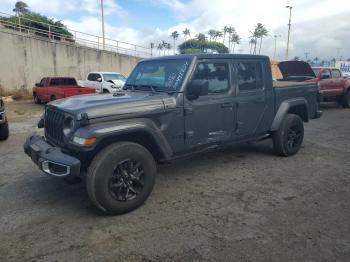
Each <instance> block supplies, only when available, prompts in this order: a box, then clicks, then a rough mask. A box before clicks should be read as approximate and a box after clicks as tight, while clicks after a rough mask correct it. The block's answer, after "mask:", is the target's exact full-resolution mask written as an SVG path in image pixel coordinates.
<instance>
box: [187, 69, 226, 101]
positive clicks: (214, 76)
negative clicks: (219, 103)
mask: <svg viewBox="0 0 350 262" xmlns="http://www.w3.org/2000/svg"><path fill="white" fill-rule="evenodd" d="M228 78H229V70H228V64H227V63H209V62H201V63H199V64H198V65H197V67H196V71H195V72H194V75H193V80H207V81H208V86H209V87H208V93H209V94H220V93H227V92H228V90H229V81H228Z"/></svg>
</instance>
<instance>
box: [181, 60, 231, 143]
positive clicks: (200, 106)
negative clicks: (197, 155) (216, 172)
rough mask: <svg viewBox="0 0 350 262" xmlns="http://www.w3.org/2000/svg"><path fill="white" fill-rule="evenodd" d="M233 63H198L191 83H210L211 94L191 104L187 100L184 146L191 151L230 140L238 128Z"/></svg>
mask: <svg viewBox="0 0 350 262" xmlns="http://www.w3.org/2000/svg"><path fill="white" fill-rule="evenodd" d="M230 67H231V65H230V63H229V61H227V62H223V61H222V60H220V61H215V60H203V61H198V62H197V64H196V66H195V70H194V72H193V75H192V77H191V80H190V81H189V84H191V81H193V80H202V81H207V82H208V93H207V94H202V95H201V96H199V97H198V98H196V99H193V100H189V99H188V98H187V96H185V107H184V114H185V143H186V146H187V148H188V149H190V148H195V147H201V146H204V147H205V146H208V145H210V144H217V143H220V142H222V141H226V140H229V139H230V138H231V135H232V130H233V129H234V126H235V114H234V110H235V107H234V103H233V93H232V88H231V87H232V86H231V81H230V78H231V77H230Z"/></svg>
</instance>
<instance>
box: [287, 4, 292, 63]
mask: <svg viewBox="0 0 350 262" xmlns="http://www.w3.org/2000/svg"><path fill="white" fill-rule="evenodd" d="M286 8H288V9H289V23H288V39H287V50H286V60H288V52H289V37H290V26H291V25H292V24H291V19H292V8H293V7H292V6H290V5H287V6H286Z"/></svg>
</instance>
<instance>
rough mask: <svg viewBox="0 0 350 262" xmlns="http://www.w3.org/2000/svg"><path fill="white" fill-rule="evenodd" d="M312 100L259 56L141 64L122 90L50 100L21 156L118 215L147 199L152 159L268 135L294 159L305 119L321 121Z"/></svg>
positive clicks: (312, 88) (309, 89) (310, 87)
mask: <svg viewBox="0 0 350 262" xmlns="http://www.w3.org/2000/svg"><path fill="white" fill-rule="evenodd" d="M318 95H319V91H318V86H317V85H315V84H309V83H294V82H276V83H273V81H272V76H271V66H270V61H269V58H268V57H266V56H253V55H209V54H205V55H178V56H171V57H162V58H151V59H145V60H142V61H140V62H139V63H138V64H137V66H136V67H135V68H134V70H133V71H132V73H131V74H130V76H129V77H128V79H127V81H126V83H125V85H124V87H123V91H122V92H117V93H114V94H96V95H85V96H76V97H70V98H66V99H61V100H57V101H54V102H51V103H49V104H48V105H47V106H46V109H45V114H44V116H43V118H42V120H41V121H40V122H39V124H38V125H39V126H41V127H44V128H45V137H42V136H39V135H32V136H30V137H29V138H27V140H26V142H25V145H24V151H25V153H26V154H27V155H28V156H30V157H31V159H32V160H33V162H34V163H35V164H37V165H38V167H39V168H40V169H41V170H42V171H44V172H45V173H46V174H48V175H50V176H53V177H60V178H66V179H71V178H75V177H80V178H82V179H81V180H82V181H85V182H86V189H87V192H88V195H89V197H90V199H91V201H92V203H93V204H94V205H95V206H96V207H97V208H99V209H100V210H102V211H103V212H105V213H107V214H121V213H126V212H129V211H131V210H133V209H135V208H137V207H138V206H140V205H141V204H143V203H144V202H145V200H146V199H147V198H148V196H149V195H150V193H151V191H152V188H153V185H154V183H155V176H156V166H157V163H162V162H169V161H171V160H175V159H178V158H183V157H188V156H192V155H194V154H197V153H202V152H205V151H209V150H213V149H217V148H221V147H225V146H229V145H232V144H235V143H238V142H245V141H247V142H248V141H257V140H261V139H265V138H272V140H273V145H274V148H275V151H276V153H277V154H278V155H281V156H291V155H293V154H295V153H296V152H297V151H298V150H299V149H300V147H301V144H302V142H303V137H304V126H303V122H308V121H309V120H310V119H314V118H318V117H320V116H321V113H322V112H321V111H319V107H318V104H319V103H318Z"/></svg>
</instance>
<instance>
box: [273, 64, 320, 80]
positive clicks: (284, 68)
mask: <svg viewBox="0 0 350 262" xmlns="http://www.w3.org/2000/svg"><path fill="white" fill-rule="evenodd" d="M272 77H273V78H274V79H278V80H283V79H288V78H290V79H292V78H298V77H301V78H305V79H304V80H306V79H310V78H315V77H316V75H315V73H314V71H313V70H312V68H311V66H310V65H309V64H308V63H306V62H303V61H282V62H277V63H273V64H272Z"/></svg>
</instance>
